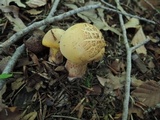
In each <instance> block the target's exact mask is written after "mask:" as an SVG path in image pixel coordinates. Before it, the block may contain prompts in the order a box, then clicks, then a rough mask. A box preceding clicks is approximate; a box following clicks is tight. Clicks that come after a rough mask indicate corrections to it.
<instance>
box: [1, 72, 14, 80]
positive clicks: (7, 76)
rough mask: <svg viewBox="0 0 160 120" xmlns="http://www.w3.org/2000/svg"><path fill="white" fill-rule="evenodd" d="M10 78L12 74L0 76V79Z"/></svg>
mask: <svg viewBox="0 0 160 120" xmlns="http://www.w3.org/2000/svg"><path fill="white" fill-rule="evenodd" d="M12 76H13V74H8V73H3V74H0V79H7V78H10V77H12Z"/></svg>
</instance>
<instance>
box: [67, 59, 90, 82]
mask: <svg viewBox="0 0 160 120" xmlns="http://www.w3.org/2000/svg"><path fill="white" fill-rule="evenodd" d="M65 67H66V69H67V71H68V79H69V80H70V81H71V80H73V79H75V78H81V77H82V76H83V75H84V74H85V72H86V69H87V63H74V62H72V61H70V60H67V62H66V64H65Z"/></svg>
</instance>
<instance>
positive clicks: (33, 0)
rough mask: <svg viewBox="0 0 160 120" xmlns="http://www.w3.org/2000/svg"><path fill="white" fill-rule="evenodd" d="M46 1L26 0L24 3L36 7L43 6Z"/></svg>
mask: <svg viewBox="0 0 160 120" xmlns="http://www.w3.org/2000/svg"><path fill="white" fill-rule="evenodd" d="M46 3H47V1H46V0H28V1H27V2H26V4H27V5H28V6H29V7H31V8H38V7H41V6H44V5H45V4H46Z"/></svg>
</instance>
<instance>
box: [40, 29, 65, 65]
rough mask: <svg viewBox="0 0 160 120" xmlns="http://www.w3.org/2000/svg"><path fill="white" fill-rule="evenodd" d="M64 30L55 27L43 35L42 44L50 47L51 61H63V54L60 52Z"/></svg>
mask: <svg viewBox="0 0 160 120" xmlns="http://www.w3.org/2000/svg"><path fill="white" fill-rule="evenodd" d="M64 32H65V31H64V30H62V29H59V28H55V29H51V30H49V31H48V32H47V33H46V34H45V35H44V37H43V40H42V44H43V45H44V46H46V47H49V48H50V52H49V58H48V60H49V61H50V62H54V63H56V64H60V63H62V62H63V55H62V54H61V52H60V47H59V42H60V39H61V37H62V35H63V34H64Z"/></svg>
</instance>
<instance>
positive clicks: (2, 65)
mask: <svg viewBox="0 0 160 120" xmlns="http://www.w3.org/2000/svg"><path fill="white" fill-rule="evenodd" d="M10 59H11V56H7V57H4V58H3V59H2V60H1V61H0V72H2V71H3V70H4V68H5V67H6V65H7V63H8V61H9V60H10Z"/></svg>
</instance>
